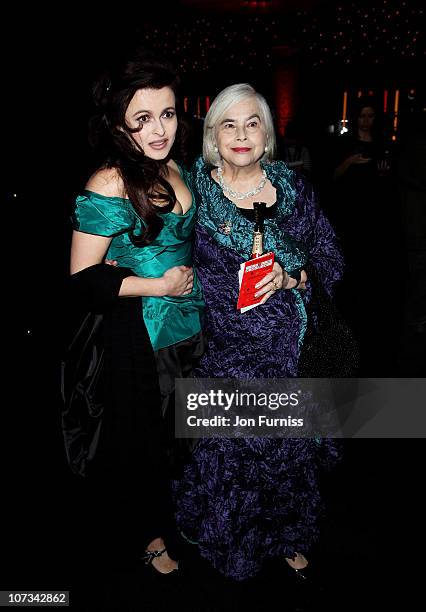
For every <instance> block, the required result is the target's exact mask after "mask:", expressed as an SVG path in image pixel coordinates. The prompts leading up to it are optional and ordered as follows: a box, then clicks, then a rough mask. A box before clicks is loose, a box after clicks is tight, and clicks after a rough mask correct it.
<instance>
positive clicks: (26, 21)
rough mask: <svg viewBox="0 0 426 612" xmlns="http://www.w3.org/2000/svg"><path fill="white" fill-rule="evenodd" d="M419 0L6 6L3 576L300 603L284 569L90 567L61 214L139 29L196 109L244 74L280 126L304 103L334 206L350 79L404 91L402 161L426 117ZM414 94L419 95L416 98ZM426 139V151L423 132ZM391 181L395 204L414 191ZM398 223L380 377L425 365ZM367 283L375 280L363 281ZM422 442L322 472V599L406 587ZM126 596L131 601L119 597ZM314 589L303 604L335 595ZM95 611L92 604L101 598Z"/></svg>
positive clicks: (351, 444)
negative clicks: (104, 91)
mask: <svg viewBox="0 0 426 612" xmlns="http://www.w3.org/2000/svg"><path fill="white" fill-rule="evenodd" d="M421 10H422V9H421V6H420V5H416V4H415V3H414V2H397V1H388V2H385V1H384V0H383V1H379V0H376V1H375V2H372V3H371V2H368V3H367V2H357V3H351V2H339V3H336V2H327V1H321V0H317V1H308V0H306V1H303V2H301V1H299V2H284V1H282V2H279V1H273V0H272V1H271V2H263V3H262V2H257V3H256V2H241V1H237V0H235V1H234V2H233V1H231V0H229V1H228V2H226V1H218V2H212V1H208V0H206V1H205V2H201V1H198V2H197V1H190V0H187V1H183V0H182V1H181V2H174V3H173V4H169V3H163V4H161V5H160V4H158V6H152V5H148V6H147V5H145V4H143V5H142V4H138V5H130V4H129V5H124V6H121V5H120V6H115V7H113V8H112V9H106V7H105V6H101V7H99V10H95V8H94V7H91V8H89V7H84V8H81V7H80V8H79V7H78V6H75V5H71V4H70V5H65V6H64V5H61V6H59V5H56V7H55V6H54V7H53V8H49V9H47V8H45V7H43V6H35V5H33V6H32V7H29V8H25V10H24V9H21V8H15V9H13V8H12V12H11V15H10V17H9V19H8V21H7V22H6V23H5V26H4V28H5V30H7V31H8V32H5V34H7V33H9V34H10V38H9V39H8V42H7V43H6V45H5V48H4V50H3V56H4V60H5V71H4V74H3V78H4V84H5V88H4V91H5V94H4V101H5V103H6V104H5V110H4V111H3V145H4V147H5V151H4V152H5V155H4V162H3V163H4V179H3V184H4V196H3V206H4V208H3V210H4V212H5V215H4V217H3V224H4V225H3V237H4V244H5V249H4V254H5V259H6V261H5V262H4V264H3V270H4V271H6V275H5V280H6V282H5V283H4V285H5V292H6V296H7V297H6V299H5V304H6V306H7V315H6V316H5V318H4V329H3V339H4V347H5V351H4V354H5V357H6V359H5V362H6V363H5V365H6V367H5V368H4V372H5V377H4V383H3V395H4V397H3V427H2V430H3V435H4V443H3V444H2V450H3V452H4V460H3V462H2V480H3V490H4V495H3V496H2V497H3V504H2V506H3V511H2V526H3V529H2V531H3V536H2V542H1V547H0V548H1V553H0V554H1V556H2V565H3V568H2V573H1V574H0V588H2V589H30V588H32V589H61V588H67V589H71V590H72V592H73V593H75V598H77V597H80V596H82V597H83V598H84V594H85V593H91V594H92V596H93V592H94V590H95V591H96V589H98V592H99V598H100V600H101V601H103V603H101V604H99V606H100V607H99V609H107V606H106V603H105V600H107V599H108V598H109V599H111V597H113V596H114V597H115V598H116V601H118V602H119V603H118V604H116V608H115V609H117V610H118V609H123V610H124V609H143V610H145V609H146V610H149V609H156V608H155V607H154V604H153V603H152V602H153V601H154V600H156V597H157V595H158V597H160V600H161V598H163V600H161V601H162V602H163V603H162V604H161V605H160V608H159V609H169V608H170V606H171V605H172V604H173V603H175V604H176V605H177V603H176V602H177V601H180V605H181V607H185V608H186V609H188V610H190V609H191V610H192V609H194V610H209V609H212V610H213V609H215V610H216V609H217V610H221V609H227V606H228V605H231V604H232V607H233V609H251V608H250V605H251V604H252V605H253V607H254V608H256V607H258V608H259V607H260V609H263V607H265V606H266V605H269V603H268V604H266V602H268V601H269V598H272V597H273V598H274V599H275V598H276V597H280V601H281V602H282V604H283V608H284V609H285V607H284V606H285V605H286V606H287V609H294V608H292V607H291V606H292V604H291V603H290V598H291V588H290V586H289V585H287V584H286V582H285V580H284V582H283V584H282V583H281V581H282V574H281V570H280V569H279V567H278V566H274V567H273V568H272V569H270V570H269V569H268V568H267V570H265V573H263V574H262V575H261V576H260V577H259V579H258V580H257V579H256V580H254V581H250V583H248V584H246V585H243V586H241V585H239V586H238V585H233V584H229V583H228V581H226V580H222V579H220V577H218V576H216V575H215V574H214V573H212V572H211V570H209V568H208V567H205V566H203V565H202V564H200V563H199V562H198V561H197V562H194V563H193V570H194V568H195V574H193V575H192V578H190V580H189V583H188V584H187V585H186V587H184V588H183V587H182V588H181V590H180V592H179V593H177V594H176V593H175V592H174V591H173V589H171V588H168V589H167V588H166V590H165V589H164V588H163V587H161V586H160V587H159V586H158V585H155V584H154V585H151V584H150V583H148V586H146V583H145V582H144V580H145V578H143V577H141V576H139V575H133V574H129V573H127V574H126V572H124V573H123V572H122V573H121V574H120V575H118V574H114V575H113V578H110V577H109V574H108V571H106V570H105V569H102V571H99V572H97V571H96V567H94V563H95V562H93V564H92V559H94V558H95V557H96V555H95V554H93V557H92V554H91V553H93V552H94V551H93V550H91V542H92V538H91V534H92V528H93V526H94V525H96V523H97V521H98V517H96V516H91V515H90V512H89V510H88V508H87V507H86V506H85V504H84V501H83V500H84V499H85V498H84V495H83V490H82V486H83V485H82V483H80V482H79V481H78V480H77V479H74V477H71V475H70V474H69V472H68V470H67V466H66V462H65V457H64V452H63V447H62V439H61V434H60V428H59V410H60V397H59V393H58V391H59V367H58V363H59V356H60V346H61V337H62V332H63V329H64V327H65V326H66V320H67V317H68V315H69V313H67V312H66V309H65V308H64V304H63V301H62V285H63V281H64V278H65V277H66V274H67V267H68V252H69V238H70V225H69V222H68V219H69V214H70V211H71V208H72V202H73V198H74V197H75V195H76V193H78V190H79V189H81V188H82V187H83V186H84V183H85V181H86V179H87V177H88V174H89V169H90V154H89V148H88V145H87V140H86V132H87V119H88V116H89V113H90V85H91V82H92V79H93V78H94V76H95V75H96V72H97V70H98V69H99V68H100V67H101V66H102V65H103V64H104V63H105V62H107V61H108V59H109V58H110V57H113V56H114V54H115V53H116V52H118V50H119V49H120V48H122V47H123V46H124V45H125V44H126V43H127V41H128V40H129V38H132V39H137V40H140V41H141V42H144V43H145V44H146V45H147V46H149V47H150V48H153V49H154V50H155V49H157V50H158V51H159V52H161V53H162V54H165V55H169V56H170V57H171V58H172V59H174V61H175V62H176V64H177V65H178V67H179V70H180V72H181V75H182V81H183V93H184V95H185V96H187V97H188V101H189V102H188V104H189V111H190V113H191V112H192V113H196V111H197V97H200V98H201V101H200V104H201V105H202V104H203V100H205V98H206V96H209V97H210V99H211V100H212V99H213V98H214V96H215V95H216V94H217V93H218V92H219V91H220V90H221V89H222V88H223V87H225V86H227V85H229V84H232V83H235V82H243V81H248V82H250V83H251V84H253V85H254V86H255V87H256V88H257V89H258V90H259V91H261V92H262V93H264V95H265V96H266V97H267V99H268V101H269V103H270V104H271V107H272V108H273V111H274V113H275V117H276V119H277V122H278V124H279V125H280V126H281V127H282V126H283V125H284V124H285V121H286V120H287V119H289V118H292V117H294V116H296V115H297V117H299V118H300V119H301V120H302V122H303V125H304V129H305V140H306V144H307V145H308V146H309V147H310V150H311V153H312V158H313V166H314V175H313V180H314V185H315V186H316V188H317V190H318V192H319V196H320V198H321V203H322V205H323V207H324V208H325V209H326V210H327V193H328V191H327V187H328V183H327V176H328V175H327V174H326V173H327V171H328V170H329V167H328V164H327V151H328V150H329V147H330V146H332V144H333V142H332V141H333V138H332V137H331V136H329V135H328V132H327V126H329V125H331V124H333V125H337V124H338V121H339V118H340V117H341V112H342V96H343V91H348V100H349V104H350V103H351V102H353V101H354V100H355V98H356V95H357V91H359V90H361V89H362V90H363V91H369V90H374V91H375V92H383V89H385V88H388V89H389V91H395V89H399V91H400V111H401V114H400V122H399V126H400V127H399V131H398V133H397V140H396V142H394V143H393V145H392V146H393V147H394V149H393V150H394V151H395V156H396V159H398V155H399V154H400V151H402V150H404V146H408V147H409V146H410V142H411V140H410V139H412V138H413V137H414V135H416V136H417V134H418V133H419V132H420V133H421V130H422V129H423V130H424V127H423V128H422V125H423V126H424V113H423V119H422V120H421V119H419V120H418V121H419V122H418V123H417V117H421V112H420V111H421V109H422V108H424V107H425V106H426V103H425V97H424V94H425V90H424V57H425V55H424V29H423V27H422V26H423V23H422V20H423V22H424V15H423V14H422V13H421V12H420V11H421ZM364 32H366V36H364ZM195 62H196V63H195ZM283 73H285V74H286V75H287V77H288V78H289V79H290V81H287V86H288V87H291V88H292V91H293V96H292V98H291V100H292V102H291V100H290V102H288V99H287V98H286V97H285V95H284V94H283V88H282V87H281V89H280V82H282V75H283ZM284 89H285V88H284ZM411 89H414V91H415V97H414V98H415V99H414V101H413V100H412V99H410V98H409V97H408V93H409V91H410V90H411ZM280 92H281V94H283V95H284V98H283V96H282V95H281V96H280ZM284 93H285V91H284ZM283 99H286V100H287V102H283ZM280 101H281V105H280ZM201 111H203V109H202V108H201ZM202 114H203V113H202ZM389 121H390V119H389ZM421 121H423V124H422V123H421ZM413 125H414V128H413ZM423 134H424V132H423ZM388 135H389V136H390V133H389V134H388ZM334 138H335V137H334ZM407 143H408V144H407ZM422 146H423V148H421V147H420V148H419V151H420V150H422V151H423V155H424V140H423V145H422ZM414 163H419V162H418V159H417V158H416V160H415V162H414ZM396 185H397V193H398V198H399V199H398V201H399V202H400V203H401V206H402V205H403V204H402V203H403V202H405V199H404V198H406V197H409V194H410V193H411V191H413V189H411V188H410V189H408V190H407V189H406V188H405V191H404V186H403V185H401V183H400V182H399V183H398V182H397V183H396ZM421 189H422V187H421V186H419V187H416V189H414V191H415V194H416V198H417V197H423V198H424V191H423V192H421ZM423 189H424V182H423ZM407 192H409V193H408V196H407ZM421 193H422V194H423V195H422V196H421V195H419V194H421ZM401 194H402V195H401ZM402 230H403V231H402V234H403V236H404V240H403V241H402V242H400V243H399V245H398V249H399V250H398V253H399V254H400V253H401V250H402V254H403V258H404V261H406V262H407V263H406V266H405V268H404V271H403V272H404V278H403V280H402V281H401V284H400V290H399V291H398V300H399V302H398V303H399V306H400V309H399V312H400V316H399V319H398V320H396V321H395V320H393V321H389V336H390V337H391V338H392V339H394V342H392V346H393V353H392V359H391V360H389V359H388V354H387V352H388V346H387V345H386V346H385V345H384V346H383V351H382V352H383V363H386V364H389V365H388V366H386V368H387V369H384V370H383V368H380V363H378V369H377V371H376V372H374V371H372V372H371V376H375V375H380V376H424V373H425V360H424V353H423V350H424V345H425V332H424V322H425V310H426V308H425V305H424V302H422V301H419V295H420V290H421V288H422V286H423V287H424V285H426V280H425V281H424V283H423V280H422V279H424V276H422V274H424V270H425V266H424V253H425V248H424V242H422V241H421V240H420V239H419V238H418V237H416V238H415V239H411V238H410V237H412V235H413V233H414V234H415V232H413V228H412V227H410V226H409V225H403V227H402ZM6 245H7V246H6ZM392 256H393V257H396V255H395V253H393V254H392ZM366 282H369V283H373V284H374V281H372V279H371V277H370V278H367V280H366ZM381 290H382V291H385V290H386V288H382V289H381ZM419 304H420V306H419ZM402 410H403V407H402ZM423 453H424V442H423V440H422V439H412V440H402V439H401V440H349V441H346V442H345V458H344V461H343V463H342V465H341V466H340V467H339V468H338V469H337V470H336V471H335V472H334V473H333V474H332V475H329V476H327V477H325V481H324V492H325V498H326V502H327V504H328V508H329V512H328V515H327V518H326V519H325V523H324V529H323V536H322V540H321V542H320V544H319V546H318V549H317V551H316V554H317V555H318V559H319V560H320V565H321V567H322V570H323V572H325V575H326V579H327V580H326V582H327V584H328V590H327V595H326V600H325V601H326V602H327V607H328V609H339V610H342V609H343V610H347V609H357V608H358V607H359V605H363V606H364V607H365V608H366V609H370V607H372V605H371V606H370V604H373V600H374V601H375V602H376V603H378V604H379V605H380V603H381V602H382V600H383V599H384V598H385V597H386V596H387V595H390V596H391V597H393V595H394V594H396V592H399V593H401V594H402V595H403V596H404V597H405V598H406V599H407V600H409V599H410V598H411V597H412V591H413V589H414V587H415V586H416V582H415V579H414V578H413V576H412V575H411V576H409V577H408V578H405V577H403V576H404V574H405V571H404V570H407V571H409V573H411V572H413V571H414V568H415V566H416V564H415V562H414V557H415V553H416V552H418V551H419V548H420V543H419V538H420V536H421V532H422V522H421V521H420V501H419V499H420V497H419V496H420V487H421V482H422V480H423V477H422V465H423ZM106 537H107V534H106ZM197 572H198V573H197ZM380 576H384V580H382V579H381V578H380ZM107 587H108V588H109V589H110V590H111V589H112V590H113V591H114V589H115V594H113V595H111V594H110V592H109V591H108V588H107ZM125 591H127V593H128V594H127V597H128V598H130V599H129V601H133V602H135V603H134V604H132V605H134V606H135V608H132V607H131V605H130V604H128V606H129V607H128V608H126V605H127V604H125V603H123V602H124V600H125V597H126V596H125V595H124V592H125ZM170 594H171V595H170ZM88 596H89V595H87V597H88ZM168 597H169V599H167V598H168ZM170 597H171V598H172V599H171V600H170ZM179 598H180V599H179ZM74 600H75V599H74ZM296 600H297V597H296ZM317 601H318V603H317V607H315V606H314V607H313V608H309V609H322V607H325V603H324V601H323V600H321V599H318V600H317ZM149 602H151V603H149ZM250 602H251V604H250ZM321 602H322V603H321ZM163 604H164V605H163ZM161 606H163V607H161ZM209 606H210V607H209ZM352 606H353V607H352ZM76 609H77V606H76ZM80 609H83V608H82V607H81V606H80ZM87 609H90V610H94V609H98V608H97V607H96V606H95V604H94V603H93V601H92V603H91V604H90V605H89V607H88V608H87ZM306 609H308V608H306Z"/></svg>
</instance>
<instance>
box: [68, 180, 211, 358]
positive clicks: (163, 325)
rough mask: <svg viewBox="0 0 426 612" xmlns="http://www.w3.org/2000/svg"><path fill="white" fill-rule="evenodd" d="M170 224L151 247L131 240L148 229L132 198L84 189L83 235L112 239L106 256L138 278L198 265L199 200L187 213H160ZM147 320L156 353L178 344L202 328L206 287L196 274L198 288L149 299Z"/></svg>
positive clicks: (77, 216) (77, 219)
mask: <svg viewBox="0 0 426 612" xmlns="http://www.w3.org/2000/svg"><path fill="white" fill-rule="evenodd" d="M160 214H161V217H162V219H163V221H164V226H163V228H162V230H161V232H160V233H159V234H158V236H157V237H156V239H155V240H154V241H153V242H152V243H151V244H150V245H149V246H145V247H137V246H135V245H134V244H133V243H132V241H131V240H130V235H129V234H130V232H134V233H135V234H138V233H140V232H141V231H142V228H143V221H142V220H141V219H140V217H139V216H138V215H137V214H136V212H135V210H134V209H133V207H132V205H131V203H130V200H127V199H125V198H119V197H109V196H103V195H101V194H99V193H95V192H93V191H87V190H85V191H83V192H82V194H81V195H79V196H78V197H77V199H76V203H75V208H74V212H73V216H72V222H73V227H74V229H75V230H77V231H79V232H85V233H87V234H95V235H97V236H108V237H110V236H111V237H112V241H111V244H110V247H109V249H108V252H107V255H106V257H107V258H108V259H115V260H116V261H117V262H118V265H119V266H125V267H128V268H131V269H132V270H133V272H134V273H135V275H137V276H142V277H145V278H159V277H160V276H162V275H163V274H164V272H165V271H166V270H168V269H169V268H172V267H173V266H182V265H183V266H191V265H192V242H193V241H192V238H193V229H194V224H195V201H194V199H193V202H192V206H191V208H190V209H189V210H188V211H187V212H186V213H185V214H181V215H179V214H176V213H173V212H169V213H160ZM142 305H143V306H142V308H143V317H144V321H145V324H146V327H147V330H148V333H149V336H150V339H151V343H152V346H153V348H154V350H155V351H156V350H158V349H160V348H164V347H166V346H171V345H172V344H176V343H177V342H180V341H181V340H185V339H187V338H190V337H191V336H193V335H194V334H196V333H198V332H199V331H200V330H201V316H202V311H203V309H204V301H203V296H202V290H201V285H200V283H199V280H198V278H197V275H196V273H195V271H194V286H193V290H192V292H191V293H190V294H189V295H185V296H180V297H169V296H164V297H153V296H149V297H144V298H143V300H142Z"/></svg>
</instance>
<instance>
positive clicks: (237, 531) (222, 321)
mask: <svg viewBox="0 0 426 612" xmlns="http://www.w3.org/2000/svg"><path fill="white" fill-rule="evenodd" d="M274 151H275V136H274V130H273V124H272V119H271V113H270V110H269V107H268V105H267V103H266V101H265V99H264V98H263V97H262V96H261V95H259V94H258V93H257V92H256V91H255V90H254V89H253V88H252V87H251V86H250V85H247V84H240V85H233V86H231V87H228V88H226V89H225V90H223V91H222V92H221V93H220V94H219V95H218V96H217V98H216V99H215V101H214V102H213V104H212V106H211V108H210V110H209V112H208V114H207V117H206V120H205V126H204V143H203V159H201V158H200V159H199V160H198V161H197V162H196V164H195V166H194V172H193V190H194V193H195V197H196V200H197V206H198V221H197V225H196V239H195V253H194V262H195V266H196V268H197V271H198V274H199V278H200V280H201V283H202V286H203V291H204V296H205V301H206V317H205V324H204V332H205V336H206V340H207V350H206V353H205V355H204V357H203V358H202V360H201V362H200V365H199V368H198V369H197V371H196V372H195V376H197V377H205V378H207V377H209V378H212V377H223V378H237V379H254V378H269V377H277V378H284V377H295V376H297V375H298V362H299V356H300V351H301V348H302V346H303V341H304V336H305V332H306V328H307V308H306V306H307V304H308V303H309V300H310V297H311V287H310V282H309V278H307V273H306V269H307V268H308V266H309V267H312V268H314V269H315V277H316V278H318V279H320V282H321V283H322V284H323V287H324V288H325V289H326V291H327V292H328V293H331V288H332V285H333V283H334V282H335V281H337V280H338V279H339V278H340V276H341V272H342V259H341V255H340V252H339V250H338V247H337V244H336V238H335V235H334V232H333V230H332V228H331V226H330V224H329V222H328V221H327V219H326V218H325V217H324V215H323V213H322V212H321V210H320V209H319V208H318V205H317V203H316V201H315V197H314V194H313V192H312V188H311V186H310V185H309V184H308V183H307V182H306V180H305V179H304V178H303V177H301V176H300V175H296V174H295V173H294V172H293V171H291V170H289V169H288V168H287V167H286V166H285V164H284V163H282V162H279V161H272V160H273V156H274ZM259 200H261V201H263V202H266V204H267V207H266V215H265V217H266V218H265V221H264V233H265V245H264V250H265V252H269V251H273V252H274V253H275V259H276V261H277V262H279V265H277V266H276V267H275V269H274V271H273V272H271V274H270V275H269V276H268V278H267V281H268V282H266V284H264V285H263V286H262V288H260V289H259V295H263V303H262V304H261V305H259V306H257V307H255V308H253V309H252V310H249V311H247V312H244V313H242V312H240V311H239V310H237V308H236V303H237V299H238V292H239V284H238V271H239V268H240V264H241V263H242V262H243V261H246V260H247V259H249V258H250V256H251V248H252V241H253V226H254V217H253V215H254V211H253V202H256V201H259ZM337 454H338V453H337V450H336V447H335V445H334V444H333V442H332V441H330V440H321V441H318V440H313V439H306V438H304V439H301V438H297V439H281V440H277V439H271V438H260V437H259V438H239V439H230V438H224V437H220V438H204V439H201V440H199V441H198V443H197V445H196V447H195V449H194V453H193V456H192V460H191V462H190V463H189V464H188V465H187V466H186V468H185V474H184V477H183V479H182V480H180V481H179V482H177V483H176V500H177V520H178V524H179V526H180V528H181V530H182V532H183V533H184V534H185V535H186V536H187V537H188V538H189V539H191V540H194V541H196V542H197V543H198V546H199V550H200V553H201V555H202V556H204V557H205V558H207V559H209V560H210V561H211V563H212V564H213V565H214V567H216V568H217V569H218V570H219V571H220V572H222V573H223V574H225V575H226V576H230V577H232V578H235V579H237V580H243V579H246V578H249V577H251V576H253V575H255V574H256V573H257V572H258V571H259V569H260V567H261V565H262V563H263V561H265V560H266V559H267V558H270V557H276V556H282V557H284V558H286V560H287V563H288V564H289V566H290V567H291V568H293V569H294V570H295V571H296V575H299V576H303V572H304V570H305V568H306V567H307V565H308V560H307V558H306V556H305V555H307V554H308V552H309V549H310V548H311V545H312V544H313V542H315V540H316V539H317V538H318V526H317V524H318V518H319V516H320V512H321V509H322V505H321V499H320V495H319V490H318V468H319V466H320V465H323V464H324V462H325V463H326V464H327V465H331V464H332V463H333V462H334V460H335V459H336V457H337Z"/></svg>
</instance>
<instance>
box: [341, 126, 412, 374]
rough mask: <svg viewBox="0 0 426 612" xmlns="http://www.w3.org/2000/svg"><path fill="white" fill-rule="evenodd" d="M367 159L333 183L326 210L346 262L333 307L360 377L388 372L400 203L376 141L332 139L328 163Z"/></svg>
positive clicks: (400, 250) (395, 314) (397, 296)
mask: <svg viewBox="0 0 426 612" xmlns="http://www.w3.org/2000/svg"><path fill="white" fill-rule="evenodd" d="M357 153H358V154H359V153H361V154H362V155H363V156H364V157H366V158H369V159H371V161H369V162H367V163H365V164H352V165H351V166H349V168H348V169H347V170H346V171H345V172H344V173H343V174H342V175H341V176H340V177H339V178H338V179H336V180H335V182H334V190H333V204H332V214H331V215H330V216H331V218H332V221H333V223H334V225H335V229H336V231H337V234H338V237H339V239H340V241H341V245H342V250H343V256H344V259H345V262H346V266H345V274H344V277H343V282H342V286H341V288H340V292H338V294H337V299H338V303H339V306H340V308H341V310H342V312H343V314H344V315H345V317H346V318H347V319H348V321H349V323H350V324H351V326H352V328H353V329H354V331H355V333H356V334H357V336H358V339H359V341H360V344H361V347H360V348H361V370H360V374H361V375H364V376H375V375H376V376H377V375H383V376H389V375H390V374H391V369H390V368H391V367H392V364H393V359H394V358H393V356H392V355H393V354H394V353H395V352H396V346H397V339H396V334H395V330H396V329H397V328H398V324H399V319H400V314H401V313H400V306H401V302H402V299H401V291H403V289H401V288H399V289H398V278H399V277H400V276H401V274H403V270H404V262H405V253H404V245H403V242H402V240H401V234H400V206H399V201H398V198H397V197H396V190H395V185H394V179H393V177H392V173H391V172H390V173H388V174H386V175H384V176H382V175H381V174H380V172H379V170H378V168H377V163H378V162H379V161H383V160H384V159H385V157H386V152H385V148H384V145H383V144H382V142H381V141H380V140H373V141H372V142H364V141H361V140H359V139H357V138H354V137H352V136H342V137H341V138H340V139H339V141H338V148H337V153H336V157H335V163H334V167H335V168H336V167H337V166H339V165H340V164H341V163H342V162H343V161H344V160H345V159H347V158H348V157H350V156H351V155H355V154H357Z"/></svg>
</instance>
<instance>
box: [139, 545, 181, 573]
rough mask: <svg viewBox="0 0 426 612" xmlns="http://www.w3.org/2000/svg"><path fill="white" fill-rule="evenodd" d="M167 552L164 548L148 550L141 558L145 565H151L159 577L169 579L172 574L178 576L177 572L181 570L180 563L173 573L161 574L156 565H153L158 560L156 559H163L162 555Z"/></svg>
mask: <svg viewBox="0 0 426 612" xmlns="http://www.w3.org/2000/svg"><path fill="white" fill-rule="evenodd" d="M166 551H167V548H163V550H146V551H145V553H144V555H143V556H142V557H141V561H143V563H144V564H145V565H149V566H150V567H151V568H152V569H153V570H154V572H155V574H156V575H158V576H159V577H161V578H162V577H163V576H164V578H167V579H169V577H170V575H171V574H174V575H176V574H177V570H178V569H179V563H178V567H176V568H175V569H172V571H171V572H160V570H158V569H157V568H156V567H155V566H154V565H152V561H153V560H154V559H155V558H156V557H161V555H163V554H164V553H165V552H166Z"/></svg>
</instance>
